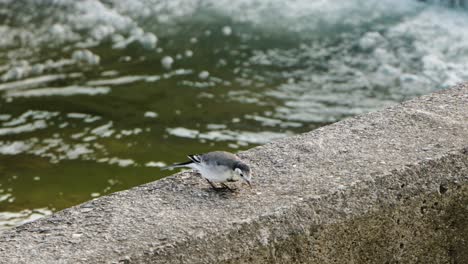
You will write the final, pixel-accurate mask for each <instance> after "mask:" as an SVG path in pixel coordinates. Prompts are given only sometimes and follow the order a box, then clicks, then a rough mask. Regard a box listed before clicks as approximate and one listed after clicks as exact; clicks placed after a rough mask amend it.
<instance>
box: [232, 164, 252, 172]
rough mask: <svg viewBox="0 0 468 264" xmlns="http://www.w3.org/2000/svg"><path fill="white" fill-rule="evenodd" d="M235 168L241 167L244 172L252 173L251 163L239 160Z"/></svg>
mask: <svg viewBox="0 0 468 264" xmlns="http://www.w3.org/2000/svg"><path fill="white" fill-rule="evenodd" d="M235 169H240V170H241V171H242V172H244V173H250V167H249V165H247V164H245V163H242V162H237V163H236V164H234V168H233V170H235Z"/></svg>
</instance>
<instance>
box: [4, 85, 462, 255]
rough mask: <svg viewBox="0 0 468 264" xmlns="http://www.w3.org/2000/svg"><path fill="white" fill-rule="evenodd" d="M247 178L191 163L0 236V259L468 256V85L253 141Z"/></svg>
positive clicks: (243, 156) (243, 155)
mask: <svg viewBox="0 0 468 264" xmlns="http://www.w3.org/2000/svg"><path fill="white" fill-rule="evenodd" d="M240 156H241V157H242V158H243V159H245V160H246V161H247V162H248V163H250V164H251V166H252V167H253V172H254V177H255V178H254V181H255V182H254V188H253V189H249V188H241V189H240V191H239V192H238V193H235V194H231V193H216V192H214V191H212V190H210V189H209V186H208V185H207V184H206V182H205V181H203V180H201V179H200V178H199V177H197V176H195V175H193V174H192V173H190V172H184V173H179V174H176V175H174V176H171V177H168V178H166V179H163V180H160V181H156V182H152V183H149V184H146V185H142V186H138V187H135V188H132V189H130V190H127V191H123V192H118V193H115V194H112V195H109V196H105V197H101V198H98V199H95V200H92V201H89V202H87V203H84V204H81V205H78V206H75V207H72V208H69V209H66V210H63V211H61V212H58V213H56V214H53V215H52V216H49V217H46V218H44V219H40V220H38V221H35V222H32V223H28V224H25V225H22V226H19V227H17V228H14V229H11V230H7V231H4V232H3V233H1V234H0V263H118V262H121V263H468V84H465V85H459V86H457V87H454V88H452V89H448V90H445V91H442V92H438V93H434V94H431V95H427V96H423V97H420V98H417V99H414V100H411V101H408V102H405V103H403V104H401V105H397V106H394V107H390V108H387V109H385V110H382V111H379V112H375V113H370V114H365V115H361V116H357V117H355V118H350V119H347V120H344V121H341V122H338V123H335V124H333V125H330V126H326V127H322V128H319V129H316V130H314V131H312V132H309V133H305V134H302V135H298V136H294V137H290V138H286V139H283V140H278V141H275V142H273V143H270V144H267V145H264V146H261V147H256V148H253V149H251V150H249V151H246V152H243V153H241V154H240Z"/></svg>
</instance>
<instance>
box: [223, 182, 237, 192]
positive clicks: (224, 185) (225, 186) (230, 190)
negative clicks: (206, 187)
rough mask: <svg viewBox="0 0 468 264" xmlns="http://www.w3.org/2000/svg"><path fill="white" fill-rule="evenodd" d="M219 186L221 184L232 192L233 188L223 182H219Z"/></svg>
mask: <svg viewBox="0 0 468 264" xmlns="http://www.w3.org/2000/svg"><path fill="white" fill-rule="evenodd" d="M221 186H223V187H224V188H226V189H228V190H229V191H231V192H234V189H232V188H231V187H229V186H227V185H226V184H225V183H221Z"/></svg>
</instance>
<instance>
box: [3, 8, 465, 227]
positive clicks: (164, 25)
mask: <svg viewBox="0 0 468 264" xmlns="http://www.w3.org/2000/svg"><path fill="white" fill-rule="evenodd" d="M192 2H193V1H192ZM192 2H190V1H149V0H148V1H143V0H141V1H132V2H125V1H117V0H115V1H102V2H99V1H83V2H74V1H63V2H61V3H57V2H53V1H46V0H43V1H36V2H34V3H29V4H21V3H19V2H15V1H3V2H2V1H0V35H1V36H2V38H0V228H5V227H10V226H14V225H18V224H20V223H22V222H24V221H30V220H32V219H35V218H38V217H41V216H43V215H46V214H50V213H51V212H53V211H57V210H60V209H63V208H66V207H69V206H73V205H76V204H79V203H81V202H84V201H87V200H89V199H92V198H94V197H98V196H100V195H106V194H109V193H112V192H115V191H119V190H124V189H128V188H130V187H133V186H136V185H139V184H143V183H147V182H150V181H154V180H157V179H160V178H161V177H164V176H166V175H168V174H171V173H173V172H171V171H161V170H160V167H161V166H164V165H167V164H171V163H173V162H177V161H183V160H184V159H185V155H186V154H192V153H203V152H207V151H211V150H228V151H232V152H237V151H241V150H245V149H248V148H251V147H254V146H257V145H260V144H264V143H266V142H268V141H270V140H274V139H276V138H281V137H285V136H289V135H293V134H297V133H302V132H306V131H310V130H313V129H315V128H317V127H319V126H323V125H326V124H329V123H332V122H336V121H338V120H341V119H343V118H346V117H349V116H353V115H356V114H360V113H365V112H369V111H373V110H377V109H380V108H382V107H385V106H388V105H391V104H395V103H397V102H400V101H402V100H405V99H408V98H412V97H414V96H417V95H421V94H425V93H428V92H430V91H433V90H436V89H441V88H444V87H447V86H449V85H452V84H453V83H454V82H456V81H458V80H461V79H463V78H467V76H466V72H464V71H462V70H460V69H464V67H466V66H467V65H466V61H468V60H466V57H468V52H467V50H466V49H465V48H463V47H458V46H457V47H455V48H453V49H446V48H444V45H443V43H442V44H440V43H439V44H440V47H439V46H438V45H429V41H428V39H434V36H443V38H442V40H443V41H445V42H444V43H450V42H452V41H453V40H454V39H459V38H460V37H461V38H466V39H468V36H465V35H463V34H460V32H459V31H458V30H457V29H456V28H453V27H452V26H451V23H455V22H456V23H458V24H466V25H468V19H467V18H466V15H465V13H463V12H456V11H453V10H448V9H443V8H440V7H428V6H427V5H423V4H421V3H415V2H413V1H397V2H398V3H399V4H398V5H397V6H396V8H395V6H394V5H395V4H394V3H393V2H392V1H383V2H381V1H364V2H363V1H358V0H354V1H350V2H349V3H348V4H346V5H342V6H336V5H335V4H333V3H329V4H322V6H321V5H318V6H316V5H313V4H311V3H310V2H308V1H298V2H295V4H284V3H282V2H281V1H265V3H264V4H260V5H259V4H258V3H257V2H255V1H245V2H243V3H242V4H241V3H239V4H234V3H232V4H231V5H223V4H222V2H223V1H214V2H213V1H201V2H199V3H192ZM189 3H191V4H189ZM225 4H226V3H225ZM141 6H144V7H146V8H141ZM389 6H392V9H391V10H392V12H388V10H389ZM228 7H229V8H228ZM436 16H440V19H439V20H438V19H435V20H434V21H447V22H446V24H447V25H446V26H445V27H444V25H445V24H444V23H442V24H440V23H439V22H438V23H439V24H438V27H434V28H433V29H429V30H428V29H427V27H426V26H427V24H428V23H429V24H430V23H433V22H431V21H432V18H433V17H436ZM345 17H346V19H343V18H345ZM452 19H453V20H454V21H452ZM429 28H430V27H429ZM412 31H413V32H412ZM155 36H157V41H155ZM442 40H441V41H442ZM83 52H84V53H86V54H87V55H83V54H84V53H83ZM434 54H435V55H434ZM454 54H456V55H457V56H454ZM166 56H169V57H171V58H172V60H173V63H172V65H171V66H170V67H169V66H168V65H166V66H164V65H163V64H164V63H162V60H164V57H166ZM96 58H98V59H96ZM428 60H429V61H430V62H434V61H435V62H437V63H435V64H434V63H432V64H427V65H426V64H425V62H426V61H428ZM428 65H429V66H428ZM434 65H435V66H437V67H434ZM447 65H449V66H450V67H448V66H447ZM441 69H442V70H441ZM428 76H430V78H429V77H428Z"/></svg>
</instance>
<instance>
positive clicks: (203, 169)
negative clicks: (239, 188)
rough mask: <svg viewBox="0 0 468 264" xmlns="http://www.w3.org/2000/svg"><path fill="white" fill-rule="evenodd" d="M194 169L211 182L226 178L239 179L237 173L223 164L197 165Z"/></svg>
mask: <svg viewBox="0 0 468 264" xmlns="http://www.w3.org/2000/svg"><path fill="white" fill-rule="evenodd" d="M196 169H197V170H198V171H199V172H200V174H201V175H202V177H203V178H206V179H208V180H209V181H212V182H226V181H228V180H231V181H232V180H234V181H237V180H239V177H238V175H237V174H236V173H235V172H234V171H232V170H230V169H228V168H227V167H225V166H213V167H207V166H201V165H198V166H197V168H196ZM236 176H237V177H236Z"/></svg>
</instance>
